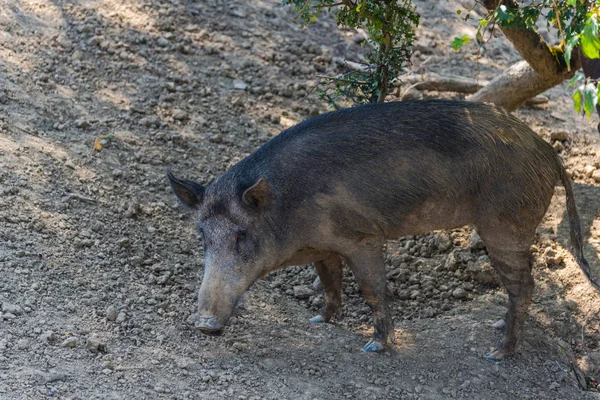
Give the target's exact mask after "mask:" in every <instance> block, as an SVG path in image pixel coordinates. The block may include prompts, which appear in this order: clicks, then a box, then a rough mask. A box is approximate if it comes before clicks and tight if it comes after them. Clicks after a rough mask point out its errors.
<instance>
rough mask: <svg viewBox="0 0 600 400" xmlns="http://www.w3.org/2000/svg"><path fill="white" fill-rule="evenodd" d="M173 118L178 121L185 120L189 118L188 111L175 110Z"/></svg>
mask: <svg viewBox="0 0 600 400" xmlns="http://www.w3.org/2000/svg"><path fill="white" fill-rule="evenodd" d="M173 119H174V120H176V121H183V120H186V119H188V113H187V112H185V111H183V110H174V111H173Z"/></svg>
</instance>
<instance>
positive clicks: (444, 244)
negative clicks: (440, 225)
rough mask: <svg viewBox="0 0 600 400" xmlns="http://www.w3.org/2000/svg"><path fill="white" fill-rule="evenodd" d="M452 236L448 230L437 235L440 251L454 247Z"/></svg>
mask: <svg viewBox="0 0 600 400" xmlns="http://www.w3.org/2000/svg"><path fill="white" fill-rule="evenodd" d="M452 244H453V243H452V238H451V237H450V235H448V233H447V232H440V233H439V234H438V235H437V237H436V245H437V248H438V249H439V250H440V251H446V250H448V249H450V248H451V247H452Z"/></svg>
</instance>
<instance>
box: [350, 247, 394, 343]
mask: <svg viewBox="0 0 600 400" xmlns="http://www.w3.org/2000/svg"><path fill="white" fill-rule="evenodd" d="M345 258H346V261H347V263H348V266H349V267H350V269H351V270H352V273H353V274H354V277H355V278H356V281H357V283H358V286H359V289H360V291H361V294H362V297H363V298H364V299H365V301H366V302H367V304H368V305H369V307H371V311H372V312H373V325H374V328H375V331H374V333H373V338H372V339H371V340H370V341H369V342H368V343H367V344H366V345H365V346H364V347H363V350H364V351H368V352H375V351H381V350H383V349H384V347H385V345H386V344H387V342H388V339H389V340H390V341H391V342H392V343H393V342H394V340H395V338H394V324H393V322H392V317H391V314H390V310H389V308H388V305H387V299H386V279H385V266H384V264H383V255H382V249H381V247H379V246H375V245H372V244H370V245H368V246H364V247H363V248H361V249H360V251H358V252H355V253H354V254H352V255H351V256H346V257H345Z"/></svg>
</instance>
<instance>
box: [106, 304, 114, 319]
mask: <svg viewBox="0 0 600 400" xmlns="http://www.w3.org/2000/svg"><path fill="white" fill-rule="evenodd" d="M106 319H107V320H109V321H114V320H116V319H117V309H116V308H115V306H113V305H110V306H108V307H107V308H106Z"/></svg>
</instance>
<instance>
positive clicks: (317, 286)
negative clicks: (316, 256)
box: [313, 276, 323, 291]
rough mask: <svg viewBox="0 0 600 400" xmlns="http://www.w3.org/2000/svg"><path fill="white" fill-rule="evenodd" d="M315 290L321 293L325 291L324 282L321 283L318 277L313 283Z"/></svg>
mask: <svg viewBox="0 0 600 400" xmlns="http://www.w3.org/2000/svg"><path fill="white" fill-rule="evenodd" d="M313 289H315V290H318V291H321V290H323V282H321V279H320V278H319V277H318V276H317V277H316V278H315V281H314V282H313Z"/></svg>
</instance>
